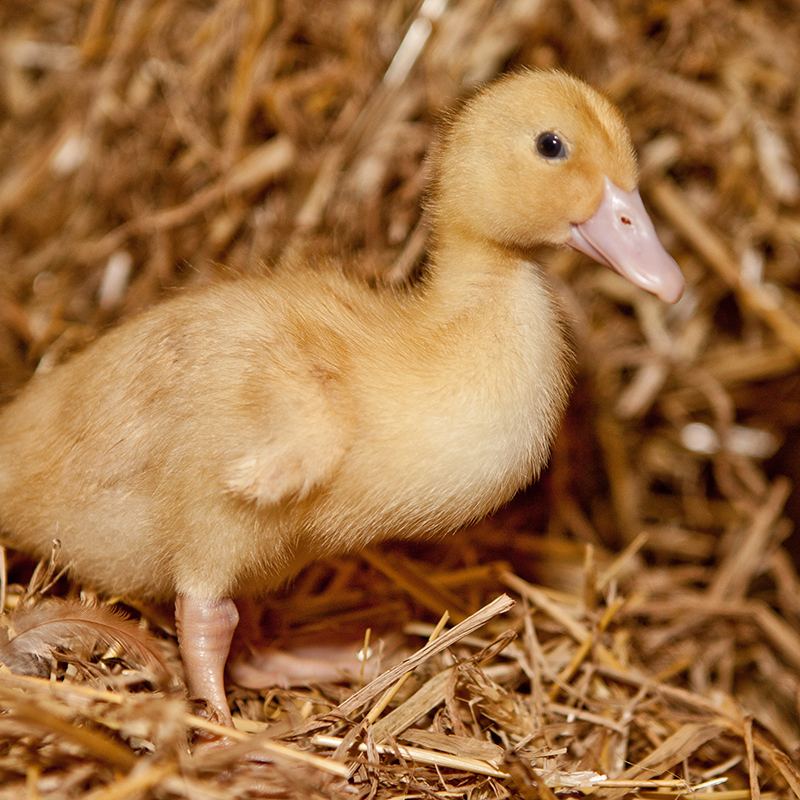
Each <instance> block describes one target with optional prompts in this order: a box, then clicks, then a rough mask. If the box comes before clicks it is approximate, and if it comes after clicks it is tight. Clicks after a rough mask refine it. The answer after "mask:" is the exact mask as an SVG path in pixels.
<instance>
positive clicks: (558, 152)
mask: <svg viewBox="0 0 800 800" xmlns="http://www.w3.org/2000/svg"><path fill="white" fill-rule="evenodd" d="M536 152H537V153H538V154H539V155H540V156H543V157H544V158H566V157H567V148H566V146H565V145H564V142H562V141H561V137H560V136H559V135H558V134H557V133H553V132H552V131H546V132H545V133H540V134H539V136H538V137H537V139H536Z"/></svg>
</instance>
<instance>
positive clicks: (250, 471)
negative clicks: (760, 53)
mask: <svg viewBox="0 0 800 800" xmlns="http://www.w3.org/2000/svg"><path fill="white" fill-rule="evenodd" d="M434 173H435V182H434V189H433V192H432V198H431V212H432V219H433V236H434V246H433V248H432V252H431V257H430V268H429V273H428V275H427V276H426V278H425V280H424V281H422V283H421V285H420V286H419V287H416V288H413V289H409V290H408V291H407V292H401V293H397V292H393V291H389V290H374V289H371V288H369V287H368V286H367V285H365V284H363V283H360V282H358V281H353V280H349V279H346V278H345V277H343V276H342V275H341V274H340V273H339V272H337V271H335V270H330V271H324V270H322V271H320V270H314V269H311V268H308V267H307V266H304V265H301V264H298V265H289V266H287V267H284V268H283V269H281V270H280V271H278V272H276V273H275V274H272V275H265V276H264V277H259V278H248V279H243V280H240V281H236V282H232V283H227V284H222V285H219V286H215V287H212V288H209V289H206V290H203V291H199V292H195V293H187V294H186V295H184V296H181V297H179V298H176V299H174V300H171V301H169V302H165V303H163V304H162V305H160V306H158V307H156V308H154V309H152V310H151V311H149V312H147V313H145V314H143V315H142V316H140V317H138V318H136V319H133V320H131V321H129V322H127V323H125V324H123V325H121V326H120V327H119V328H117V329H116V330H114V331H112V332H110V333H109V334H107V335H106V336H104V337H102V338H101V339H100V340H98V341H97V342H96V343H94V344H93V345H92V346H90V347H89V348H88V349H87V350H86V351H85V352H84V353H82V354H80V355H79V356H77V357H76V358H74V359H72V360H71V361H70V362H69V363H67V364H66V365H64V366H61V367H57V368H56V369H54V370H53V371H52V372H51V373H49V374H47V375H43V376H41V377H37V378H35V379H34V380H33V381H32V382H31V384H30V385H29V386H28V387H27V388H26V389H25V391H23V393H22V394H21V395H20V396H19V398H17V399H16V400H15V401H14V402H12V403H11V404H10V405H9V406H8V407H6V409H4V411H3V412H2V414H1V415H0V524H1V525H2V531H3V532H2V537H3V541H4V542H6V543H8V544H10V545H12V546H14V547H17V548H19V549H22V550H25V551H29V552H32V553H35V554H37V555H39V556H45V555H47V554H48V553H49V551H50V548H51V543H52V540H53V539H56V538H57V539H59V540H60V541H61V544H62V548H63V550H62V552H63V557H64V559H65V562H68V563H69V564H70V566H71V569H72V571H73V574H74V575H76V576H77V577H79V578H80V579H82V580H84V581H87V582H90V583H92V584H94V585H96V586H97V587H99V588H100V589H102V590H104V591H107V592H113V593H115V594H122V595H128V596H142V597H148V596H149V597H157V598H167V597H173V596H176V595H177V597H178V603H177V616H178V622H179V628H180V638H181V651H182V654H183V656H184V661H185V664H186V667H187V676H188V680H189V685H190V689H191V690H192V691H194V692H196V693H198V694H201V695H203V696H205V697H207V698H208V699H210V700H211V701H212V702H213V703H215V704H216V705H217V706H218V707H219V708H220V710H221V711H222V712H223V714H227V707H226V704H225V696H224V692H223V687H222V667H223V666H224V662H225V658H226V656H227V652H228V646H229V643H230V635H231V634H232V631H233V627H234V626H235V623H236V612H235V609H234V608H233V605H232V603H231V602H230V598H231V597H232V596H235V595H237V594H242V593H244V594H247V593H253V592H259V591H264V590H268V589H271V588H274V587H275V586H276V585H278V584H279V583H280V582H281V581H283V580H285V579H286V578H287V577H288V576H290V575H291V574H293V573H294V572H296V571H297V569H299V568H300V567H301V566H302V565H303V564H304V563H306V562H307V561H308V560H310V559H312V558H316V557H318V556H320V555H323V554H327V553H332V552H338V551H343V550H347V549H353V548H358V547H362V546H364V545H365V544H367V543H368V542H370V541H374V540H376V539H383V538H386V537H396V536H410V535H419V534H430V533H436V532H442V531H447V530H452V529H454V528H457V527H459V526H461V525H464V524H465V523H467V522H469V521H471V520H474V519H476V518H479V517H481V516H482V515H484V514H486V513H487V512H489V511H491V510H493V509H494V508H496V507H497V506H498V505H499V504H501V503H503V502H505V501H506V500H508V499H509V498H510V497H511V496H512V495H513V494H514V492H516V491H517V490H518V489H520V488H521V487H523V486H525V485H526V484H528V483H529V482H530V481H531V480H532V479H533V478H534V477H535V476H536V474H537V473H538V471H539V470H540V469H541V467H542V466H543V464H544V462H545V460H546V458H547V454H548V451H549V447H550V444H551V441H552V438H553V436H554V434H555V431H556V427H557V424H558V421H559V419H560V416H561V413H562V411H563V408H564V405H565V403H566V398H567V389H568V383H569V360H570V354H569V348H568V346H567V343H566V340H565V336H564V332H563V329H562V325H561V322H560V320H559V313H558V310H557V308H556V306H555V304H554V303H553V301H552V297H551V294H550V291H549V290H548V288H547V284H546V281H545V279H544V277H543V275H542V273H541V271H540V269H539V268H538V267H537V266H536V265H534V264H532V263H531V262H530V260H529V258H528V250H529V249H530V247H532V246H533V245H535V244H540V243H550V244H555V245H561V244H568V243H571V244H573V245H574V246H576V247H579V248H580V249H583V250H588V251H592V250H594V251H595V252H594V254H595V255H596V257H597V258H598V259H600V260H601V261H604V263H608V264H609V265H610V266H613V267H614V268H617V269H619V270H620V271H622V272H623V273H624V274H627V275H628V277H630V278H631V279H632V280H634V282H637V283H639V284H640V285H642V286H644V287H645V288H647V289H649V290H650V291H654V292H656V293H658V294H661V295H662V297H664V298H665V299H667V300H675V299H677V296H679V294H680V290H681V288H682V282H681V279H680V276H679V273H678V271H677V267H676V265H675V264H674V262H672V261H671V260H670V259H669V257H668V256H667V255H666V254H665V253H664V252H663V250H661V249H660V246H659V245H658V244H657V242H656V241H655V240H654V233H653V232H652V226H651V227H650V228H647V225H648V224H649V220H646V215H645V220H646V222H645V220H641V221H640V220H639V219H638V218H634V215H635V214H640V213H641V214H643V213H644V212H643V209H642V210H641V212H639V210H638V209H639V205H640V202H639V201H638V194H635V193H634V189H635V185H636V165H635V160H634V157H633V152H632V148H631V144H630V139H629V136H628V134H627V131H626V129H625V126H624V124H623V122H622V120H621V118H620V116H619V114H618V113H617V112H616V111H615V110H614V108H613V107H612V106H611V105H610V104H609V103H608V102H607V101H606V100H604V99H603V98H602V97H601V96H600V95H598V94H597V93H595V92H594V91H593V90H591V89H590V88H588V87H586V86H585V85H584V84H582V83H580V82H578V81H576V80H574V79H572V78H569V77H567V76H565V75H563V74H561V73H542V72H537V73H524V74H520V75H515V76H512V77H508V78H505V79H503V80H501V81H499V82H497V83H495V84H493V85H491V86H490V87H489V88H487V89H485V90H484V91H482V92H481V93H479V94H478V95H477V96H476V97H475V98H473V99H472V100H471V101H469V102H468V103H467V104H466V105H465V106H464V108H463V109H462V110H461V111H460V112H459V114H457V115H456V116H455V117H454V118H453V119H452V120H451V121H450V122H449V124H448V125H446V126H445V129H444V133H443V136H442V140H441V142H440V143H439V145H438V146H437V148H436V151H435V154H434ZM620 203H621V204H622V205H621V206H620ZM626 203H627V204H628V205H625V204H626ZM637 203H638V205H637ZM619 208H622V209H623V210H622V211H619ZM631 209H632V210H631ZM608 214H611V215H612V223H614V224H616V225H617V226H622V227H621V228H619V230H618V231H617V230H616V229H613V230H612V229H611V228H609V225H608V224H607V223H606V222H605V219H606V217H605V216H604V215H608ZM614 214H616V217H613V215H614ZM628 217H631V219H628ZM626 220H627V221H626ZM587 221H588V224H587ZM592 225H594V228H593V227H592ZM637 225H639V226H640V228H641V230H642V231H643V233H636V231H638V230H640V228H637V227H636V226H637ZM642 226H643V227H642ZM612 228H613V225H612ZM607 229H608V230H610V231H611V232H610V234H608V235H606V233H605V231H606V230H607ZM629 229H630V231H631V232H632V233H634V234H636V235H637V236H638V237H639V238H638V239H636V241H635V242H634V243H633V244H630V243H626V242H625V241H624V239H625V236H627V234H628V232H629ZM634 229H635V230H634ZM598 231H599V233H598ZM587 237H588V241H589V243H588V244H587ZM615 237H619V239H620V241H616V240H615ZM607 239H610V240H611V241H607ZM640 240H641V241H640ZM641 242H644V246H643V248H644V249H643V248H642V246H640V245H641ZM637 247H638V248H639V249H638V250H637V249H636V248H637ZM645 262H647V263H645ZM659 281H660V283H659ZM209 642H211V644H209Z"/></svg>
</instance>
